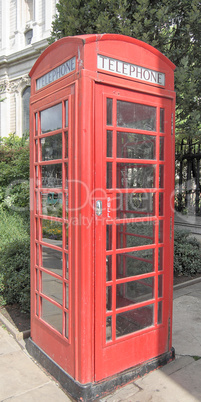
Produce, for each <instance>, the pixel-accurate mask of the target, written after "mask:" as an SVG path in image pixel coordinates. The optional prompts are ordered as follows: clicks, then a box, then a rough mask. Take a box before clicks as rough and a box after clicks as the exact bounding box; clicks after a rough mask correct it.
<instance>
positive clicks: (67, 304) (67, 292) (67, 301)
mask: <svg viewBox="0 0 201 402" xmlns="http://www.w3.org/2000/svg"><path fill="white" fill-rule="evenodd" d="M66 308H67V309H68V308H69V286H68V283H66Z"/></svg>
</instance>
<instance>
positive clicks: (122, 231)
mask: <svg viewBox="0 0 201 402" xmlns="http://www.w3.org/2000/svg"><path fill="white" fill-rule="evenodd" d="M116 234H117V248H127V247H137V246H144V245H147V244H153V243H154V223H153V222H135V223H124V224H120V225H116Z"/></svg>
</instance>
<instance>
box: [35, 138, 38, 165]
mask: <svg viewBox="0 0 201 402" xmlns="http://www.w3.org/2000/svg"><path fill="white" fill-rule="evenodd" d="M35 162H38V140H36V141H35Z"/></svg>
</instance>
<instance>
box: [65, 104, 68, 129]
mask: <svg viewBox="0 0 201 402" xmlns="http://www.w3.org/2000/svg"><path fill="white" fill-rule="evenodd" d="M65 107H66V122H65V127H68V100H67V101H66V102H65Z"/></svg>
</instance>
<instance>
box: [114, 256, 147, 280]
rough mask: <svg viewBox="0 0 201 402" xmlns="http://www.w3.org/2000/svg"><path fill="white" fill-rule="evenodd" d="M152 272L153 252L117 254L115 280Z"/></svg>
mask: <svg viewBox="0 0 201 402" xmlns="http://www.w3.org/2000/svg"><path fill="white" fill-rule="evenodd" d="M153 271H154V250H153V249H149V250H139V251H133V252H130V253H122V254H117V256H116V277H117V279H121V278H128V277H130V276H135V275H142V274H146V273H148V272H153Z"/></svg>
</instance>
